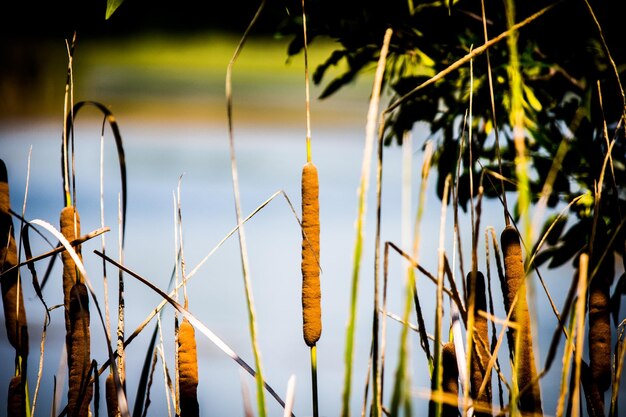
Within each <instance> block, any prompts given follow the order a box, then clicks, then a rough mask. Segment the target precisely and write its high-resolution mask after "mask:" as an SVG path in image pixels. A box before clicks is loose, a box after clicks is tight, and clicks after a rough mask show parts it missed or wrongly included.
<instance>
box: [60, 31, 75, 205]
mask: <svg viewBox="0 0 626 417" xmlns="http://www.w3.org/2000/svg"><path fill="white" fill-rule="evenodd" d="M65 46H66V49H67V55H68V64H67V77H66V81H65V95H64V102H63V135H62V138H61V139H62V146H61V152H62V158H61V163H62V166H61V169H62V171H63V191H64V203H65V206H70V205H71V204H72V197H71V194H70V179H69V155H68V131H67V123H65V121H66V120H67V119H68V117H71V109H72V107H73V106H72V103H71V102H70V97H71V94H70V86H71V85H72V84H73V82H72V72H73V69H72V68H73V59H74V48H75V46H76V32H74V34H73V37H72V42H71V43H68V42H67V39H66V41H65ZM71 100H72V101H73V97H72V99H71Z"/></svg>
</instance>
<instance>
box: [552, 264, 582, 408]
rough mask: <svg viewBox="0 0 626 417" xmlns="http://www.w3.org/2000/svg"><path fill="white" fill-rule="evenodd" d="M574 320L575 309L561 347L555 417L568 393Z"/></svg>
mask: <svg viewBox="0 0 626 417" xmlns="http://www.w3.org/2000/svg"><path fill="white" fill-rule="evenodd" d="M577 275H579V274H577ZM574 279H576V276H575V277H574ZM576 320H577V316H576V311H575V312H574V314H572V315H571V316H570V320H569V325H568V332H567V334H568V335H571V336H569V337H567V338H566V340H565V346H564V348H563V356H562V363H563V369H562V371H561V382H560V389H559V399H558V401H557V406H556V414H555V416H556V417H562V416H563V412H564V406H565V396H566V395H567V394H568V383H567V382H568V380H569V373H570V369H571V365H572V361H571V359H572V354H573V352H574V343H575V340H574V339H573V337H574V335H575V332H576V327H575V326H576V325H577V321H576Z"/></svg>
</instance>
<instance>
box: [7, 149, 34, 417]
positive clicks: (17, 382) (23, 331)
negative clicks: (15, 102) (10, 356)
mask: <svg viewBox="0 0 626 417" xmlns="http://www.w3.org/2000/svg"><path fill="white" fill-rule="evenodd" d="M10 208H11V201H10V195H9V183H8V174H7V168H6V165H5V163H4V161H2V160H1V159H0V272H4V271H6V270H8V269H9V268H14V267H15V266H17V264H18V254H17V245H16V243H15V237H14V229H13V220H12V218H11V213H10ZM0 282H1V289H2V305H3V307H4V323H5V326H6V331H7V339H8V340H9V343H11V346H13V348H14V349H15V368H16V376H14V377H13V379H12V380H11V383H10V386H9V401H8V403H7V407H8V411H9V412H8V415H18V416H21V415H23V414H24V413H25V412H26V398H27V393H26V365H27V357H28V326H27V322H26V310H25V309H24V295H23V293H22V285H21V278H20V274H19V268H14V269H12V270H11V271H9V272H8V273H7V274H5V275H3V276H2V280H1V281H0ZM13 413H17V414H13Z"/></svg>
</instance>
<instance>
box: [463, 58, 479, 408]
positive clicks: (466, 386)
mask: <svg viewBox="0 0 626 417" xmlns="http://www.w3.org/2000/svg"><path fill="white" fill-rule="evenodd" d="M470 52H471V49H470ZM469 64H470V94H469V127H468V146H467V147H468V153H469V187H470V189H469V191H470V222H471V223H470V224H471V232H472V233H471V234H472V247H471V251H472V252H471V254H472V258H471V259H472V267H471V270H470V272H469V273H468V276H467V279H466V281H467V285H466V288H467V292H466V300H467V310H466V311H467V322H466V326H467V327H466V328H467V336H466V343H467V351H466V353H465V354H466V358H465V360H466V363H465V366H466V368H465V377H466V378H467V379H465V380H464V381H463V404H464V405H463V412H462V415H466V414H467V413H468V409H467V408H466V407H467V406H468V404H469V403H470V401H469V399H470V389H471V388H473V387H474V385H475V381H474V378H473V376H474V375H473V374H474V370H473V369H472V368H473V364H474V362H475V359H474V358H473V356H474V349H475V347H474V345H475V340H474V338H475V335H474V332H475V329H474V321H475V320H474V316H475V313H476V311H475V303H476V290H477V288H476V287H477V286H476V279H477V277H476V275H477V273H478V253H477V247H476V243H477V235H478V232H477V230H476V222H477V221H476V220H475V218H476V213H475V208H474V175H473V172H474V164H473V153H472V132H473V130H474V129H473V108H472V104H473V96H474V60H472V59H470V61H469ZM459 249H461V248H459ZM470 378H471V379H472V381H471V383H470ZM481 380H482V379H481ZM478 385H480V384H478ZM474 399H477V398H474ZM472 411H473V410H472Z"/></svg>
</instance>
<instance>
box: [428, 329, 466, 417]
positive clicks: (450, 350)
mask: <svg viewBox="0 0 626 417" xmlns="http://www.w3.org/2000/svg"><path fill="white" fill-rule="evenodd" d="M441 349H442V350H441V366H442V371H443V373H442V380H441V390H442V392H443V394H444V396H442V398H438V399H437V400H431V401H429V403H428V415H429V417H435V416H436V406H435V405H436V403H437V402H443V404H442V407H441V417H457V416H458V414H459V407H458V405H457V403H458V397H459V368H458V365H457V362H456V350H455V348H454V342H452V341H450V342H447V343H444V345H443V346H442V348H441ZM433 383H434V379H433ZM433 385H434V384H433ZM433 392H434V386H433ZM453 399H455V400H453Z"/></svg>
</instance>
